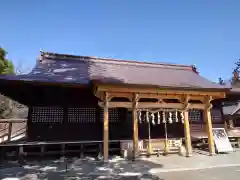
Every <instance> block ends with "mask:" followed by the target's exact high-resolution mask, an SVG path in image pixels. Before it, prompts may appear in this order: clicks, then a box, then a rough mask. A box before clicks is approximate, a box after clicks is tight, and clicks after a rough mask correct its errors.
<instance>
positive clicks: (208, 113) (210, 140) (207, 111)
mask: <svg viewBox="0 0 240 180" xmlns="http://www.w3.org/2000/svg"><path fill="white" fill-rule="evenodd" d="M210 101H211V98H209V97H206V101H205V109H204V120H205V122H206V125H207V128H206V129H207V134H208V146H209V152H210V155H214V154H215V146H214V139H213V132H212V117H211V108H212V105H211V103H210Z"/></svg>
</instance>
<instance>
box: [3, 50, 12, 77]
mask: <svg viewBox="0 0 240 180" xmlns="http://www.w3.org/2000/svg"><path fill="white" fill-rule="evenodd" d="M6 56H7V51H5V50H4V49H3V48H1V47H0V74H14V66H13V63H12V62H11V61H10V60H8V59H7V58H6Z"/></svg>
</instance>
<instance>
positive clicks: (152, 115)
mask: <svg viewBox="0 0 240 180" xmlns="http://www.w3.org/2000/svg"><path fill="white" fill-rule="evenodd" d="M151 118H152V124H153V125H155V121H154V113H151Z"/></svg>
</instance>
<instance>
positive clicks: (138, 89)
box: [98, 85, 226, 99]
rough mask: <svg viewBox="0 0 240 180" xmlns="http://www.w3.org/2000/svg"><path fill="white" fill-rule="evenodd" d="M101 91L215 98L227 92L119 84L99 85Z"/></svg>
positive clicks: (221, 96) (222, 96) (223, 95)
mask: <svg viewBox="0 0 240 180" xmlns="http://www.w3.org/2000/svg"><path fill="white" fill-rule="evenodd" d="M98 90H99V91H107V92H119V93H123V92H124V93H135V92H137V93H145V94H159V95H193V96H212V97H213V98H214V99H215V98H224V97H225V95H226V92H224V91H216V90H215V91H203V90H201V89H199V90H187V89H183V90H179V89H178V90H177V89H163V88H158V87H151V88H149V87H136V86H117V85H99V86H98Z"/></svg>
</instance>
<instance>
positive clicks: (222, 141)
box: [212, 128, 233, 152]
mask: <svg viewBox="0 0 240 180" xmlns="http://www.w3.org/2000/svg"><path fill="white" fill-rule="evenodd" d="M212 131H213V137H214V143H215V145H216V150H217V152H233V148H232V145H231V143H230V141H229V139H228V135H227V133H226V131H225V129H224V128H213V129H212Z"/></svg>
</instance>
